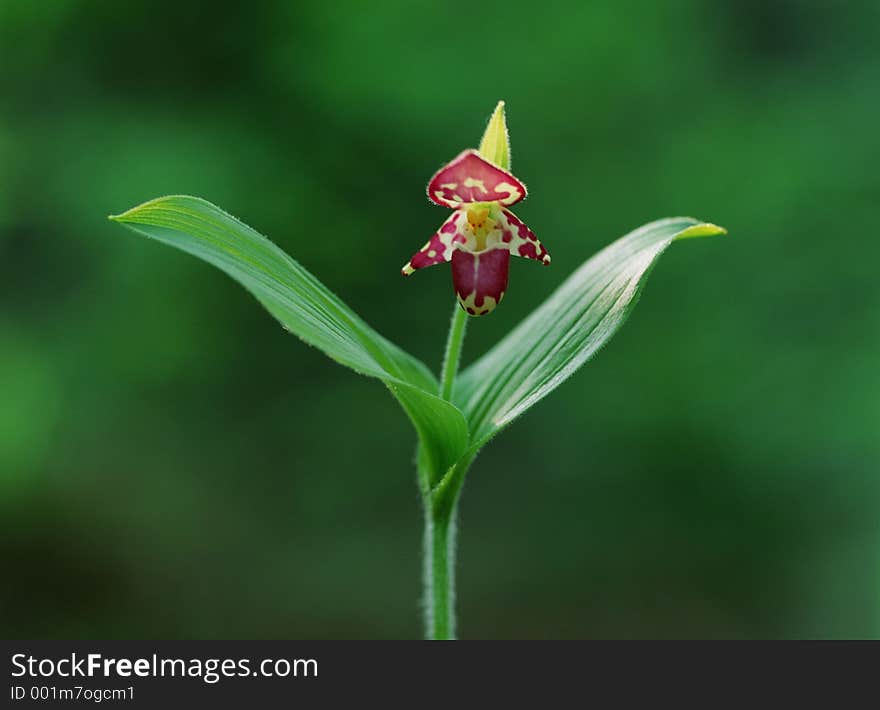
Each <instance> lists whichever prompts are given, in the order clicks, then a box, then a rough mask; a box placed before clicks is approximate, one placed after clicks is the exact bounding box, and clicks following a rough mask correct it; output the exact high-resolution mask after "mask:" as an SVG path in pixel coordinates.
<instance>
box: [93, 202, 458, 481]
mask: <svg viewBox="0 0 880 710" xmlns="http://www.w3.org/2000/svg"><path fill="white" fill-rule="evenodd" d="M110 219H111V220H113V221H116V222H120V223H121V224H123V225H125V226H126V227H129V228H130V229H133V230H134V231H136V232H139V233H141V234H143V235H145V236H147V237H150V238H151V239H156V240H158V241H160V242H164V243H166V244H170V245H171V246H174V247H177V248H178V249H182V250H183V251H185V252H188V253H190V254H192V255H193V256H197V257H199V258H200V259H203V260H204V261H207V262H208V263H209V264H213V265H214V266H216V267H217V268H219V269H221V270H222V271H224V272H226V273H227V274H228V275H229V276H231V277H232V278H233V279H235V280H236V281H238V283H240V284H241V285H242V286H244V287H245V288H246V289H247V290H248V291H250V292H251V294H253V295H254V296H255V297H256V299H257V300H258V301H259V302H260V303H262V304H263V306H265V308H266V309H267V310H268V311H269V312H270V313H271V314H272V315H273V316H275V318H277V319H278V320H279V321H280V322H281V323H282V325H283V326H284V327H285V328H286V329H287V330H289V331H290V332H292V333H294V334H295V335H297V336H299V337H300V338H301V339H302V340H304V341H305V342H306V343H308V344H309V345H314V346H315V347H316V348H319V349H320V350H322V351H323V352H324V353H325V354H326V355H328V356H329V357H331V358H333V359H334V360H336V361H337V362H339V363H341V364H343V365H346V366H347V367H350V368H351V369H352V370H354V371H355V372H359V373H360V374H362V375H367V376H369V377H376V378H378V379H380V380H382V381H383V382H384V383H385V384H386V385H387V386H388V388H389V389H390V390H391V392H392V393H393V394H394V396H395V397H396V398H397V399H398V401H399V402H400V404H401V405H402V406H403V408H404V410H405V411H406V413H407V414H408V415H409V418H410V419H411V420H412V422H413V424H414V426H415V428H416V432H417V433H418V435H419V440H420V443H421V447H422V450H423V452H424V456H425V457H426V459H427V469H428V472H429V479H430V480H429V483H431V482H434V481H436V480H439V479H440V477H442V476H443V474H444V473H445V472H446V471H447V470H448V469H449V467H450V466H452V465H453V464H454V463H455V462H456V461H457V460H458V458H459V457H460V455H461V454H462V452H463V451H464V449H465V448H466V446H467V441H468V431H467V424H466V422H465V419H464V416H463V415H462V413H461V412H460V411H459V410H458V409H456V407H454V406H453V405H451V404H450V403H449V402H446V401H444V400H443V399H441V398H440V397H438V396H437V392H438V391H439V385H438V383H437V380H436V378H435V377H434V376H433V375H432V374H431V372H430V370H429V369H428V368H427V367H426V366H425V365H424V364H423V363H422V362H420V361H419V360H417V359H415V358H414V357H412V356H411V355H409V354H408V353H406V352H404V351H403V350H401V349H400V348H398V347H397V346H396V345H394V344H392V343H391V342H389V341H388V340H386V339H385V338H384V337H382V336H381V335H379V333H377V332H376V331H375V330H373V329H372V328H371V327H370V326H368V325H367V324H366V323H365V322H364V321H363V320H361V318H360V317H359V316H358V315H357V314H355V313H354V311H352V310H351V309H350V308H349V307H348V306H346V305H345V304H344V303H343V302H342V301H341V300H339V298H337V297H336V296H335V295H334V294H333V293H331V292H330V291H329V289H327V288H326V287H325V286H324V285H323V284H322V283H321V282H320V281H318V280H317V279H316V278H315V277H314V276H312V274H310V273H309V272H308V271H306V269H304V268H303V267H302V266H300V265H299V264H298V263H297V262H296V261H294V260H293V259H292V258H290V257H289V256H288V255H287V254H285V253H284V252H283V251H282V250H281V249H279V248H278V247H277V246H275V245H274V244H273V243H272V242H270V241H269V240H268V239H266V238H265V237H264V236H262V235H261V234H258V233H257V232H256V231H254V230H253V229H251V228H250V227H248V226H247V225H245V224H243V223H241V222H239V221H238V220H237V219H235V218H234V217H232V216H230V215H229V214H227V213H226V212H224V211H223V210H221V209H220V208H219V207H216V206H214V205H212V204H211V203H210V202H206V201H205V200H202V199H199V198H197V197H188V196H185V195H172V196H169V197H160V198H158V199H155V200H151V201H150V202H145V203H144V204H142V205H139V206H138V207H134V208H132V209H130V210H128V211H127V212H124V213H123V214H120V215H116V216H112V217H110Z"/></svg>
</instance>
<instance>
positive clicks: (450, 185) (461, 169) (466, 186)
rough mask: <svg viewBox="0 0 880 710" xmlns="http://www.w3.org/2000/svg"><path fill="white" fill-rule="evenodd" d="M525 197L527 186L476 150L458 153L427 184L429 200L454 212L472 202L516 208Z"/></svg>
mask: <svg viewBox="0 0 880 710" xmlns="http://www.w3.org/2000/svg"><path fill="white" fill-rule="evenodd" d="M525 196H526V186H525V185H523V184H522V183H521V182H520V181H519V180H517V179H516V178H515V177H514V176H513V175H512V174H511V173H509V172H507V171H506V170H503V169H502V168H499V167H498V166H497V165H493V164H492V163H490V162H489V161H488V160H486V159H485V158H484V157H483V156H482V155H480V154H479V153H478V152H477V151H475V150H466V151H464V152H463V153H459V154H458V155H457V156H456V157H455V158H453V159H452V161H451V162H449V163H447V164H446V165H444V166H443V167H442V168H440V170H438V171H437V173H436V174H435V175H434V177H432V178H431V181H430V182H429V183H428V198H429V199H430V200H431V201H432V202H435V203H436V204H438V205H443V206H444V207H451V208H452V209H457V208H459V207H461V206H462V205H464V204H469V203H473V202H500V203H501V204H502V205H514V204H516V203H517V202H519V201H520V200H521V199H523V198H524V197H525Z"/></svg>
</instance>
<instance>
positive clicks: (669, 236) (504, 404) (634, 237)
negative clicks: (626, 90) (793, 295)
mask: <svg viewBox="0 0 880 710" xmlns="http://www.w3.org/2000/svg"><path fill="white" fill-rule="evenodd" d="M724 233H725V230H724V229H723V228H721V227H718V226H716V225H714V224H708V223H702V222H699V221H697V220H695V219H691V218H689V217H673V218H670V219H662V220H658V221H657V222H651V223H650V224H646V225H644V226H643V227H640V228H639V229H637V230H635V231H634V232H631V233H630V234H627V235H626V236H625V237H621V238H620V239H618V240H617V241H616V242H614V243H613V244H611V245H610V246H608V247H606V248H605V249H603V250H602V251H601V252H599V253H598V254H596V255H595V256H594V257H593V258H592V259H590V260H589V261H587V262H586V263H584V264H583V265H582V266H581V267H580V268H579V269H578V270H577V271H575V272H574V274H572V275H571V276H570V277H569V278H568V280H567V281H566V282H565V283H563V284H562V286H560V287H559V288H558V289H557V290H556V291H555V292H554V293H553V294H552V295H551V296H550V298H548V299H547V300H546V301H545V302H544V303H543V304H541V305H540V306H539V307H538V308H537V309H536V310H535V311H534V312H533V313H532V314H531V315H530V316H528V317H527V318H526V319H525V320H524V321H523V322H522V323H520V324H519V326H517V327H516V328H515V329H514V330H513V331H511V332H510V333H509V334H508V335H507V336H506V337H505V338H504V339H503V340H501V342H499V343H498V344H497V345H496V346H495V347H493V348H492V349H491V350H490V351H489V352H487V353H486V354H485V355H483V356H482V357H481V358H480V359H479V360H477V361H476V362H475V363H474V364H472V365H471V366H470V367H469V368H467V370H465V371H464V372H463V373H462V375H461V377H460V379H459V380H458V382H457V383H456V388H455V392H454V397H453V401H454V402H456V403H457V404H458V405H459V408H460V409H461V410H462V411H463V412H464V413H465V415H466V416H467V419H468V426H469V429H470V432H471V449H470V450H471V451H476V450H478V449H479V448H480V446H482V445H483V444H485V443H486V442H487V441H488V440H489V439H491V438H492V437H493V436H494V435H495V434H497V433H498V432H499V431H501V429H503V428H504V427H505V426H507V425H508V424H510V422H512V421H513V420H514V419H515V418H516V417H518V416H519V415H520V414H522V413H523V412H525V411H526V410H527V409H529V408H530V407H531V406H533V405H534V404H537V403H538V402H539V401H540V400H542V399H543V398H544V397H546V396H547V395H548V394H550V392H552V391H553V390H554V389H556V388H557V387H558V386H559V385H560V384H561V383H562V382H563V381H564V380H565V379H566V378H568V377H569V376H571V375H572V374H573V373H574V371H575V370H577V369H578V368H579V367H580V366H581V365H583V364H584V363H585V362H586V361H587V360H589V359H590V358H591V357H592V356H593V355H595V354H596V352H597V351H598V350H599V348H601V347H602V346H603V345H604V344H605V343H606V342H608V340H609V339H610V338H611V336H612V335H614V334H615V333H616V332H617V330H618V328H620V326H621V325H623V323H624V321H625V320H626V318H627V316H629V314H630V311H632V309H633V307H634V306H635V304H636V301H637V300H638V297H639V294H640V293H641V291H642V288H643V287H644V285H645V282H646V281H647V278H648V274H649V273H650V271H651V268H652V267H653V266H654V264H655V262H656V261H657V259H658V258H659V257H660V255H661V254H662V253H663V252H664V251H665V250H666V248H667V247H668V246H669V245H670V244H671V243H672V242H673V241H675V240H676V239H684V238H686V237H702V236H711V235H715V234H724Z"/></svg>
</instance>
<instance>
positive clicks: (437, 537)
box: [423, 304, 470, 640]
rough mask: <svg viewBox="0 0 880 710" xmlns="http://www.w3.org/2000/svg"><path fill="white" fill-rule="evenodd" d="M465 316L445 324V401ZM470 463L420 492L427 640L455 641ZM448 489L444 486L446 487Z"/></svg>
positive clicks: (458, 354) (442, 391) (455, 371)
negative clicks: (458, 533)
mask: <svg viewBox="0 0 880 710" xmlns="http://www.w3.org/2000/svg"><path fill="white" fill-rule="evenodd" d="M467 319H468V315H467V313H465V312H464V310H463V309H461V308H460V307H459V306H458V304H456V305H455V311H454V312H453V314H452V322H451V323H450V324H449V336H448V338H447V340H446V354H445V356H444V358H443V372H442V375H441V379H440V396H441V397H442V398H443V399H445V400H447V401H449V400H451V399H452V392H453V388H454V386H455V376H456V375H457V374H458V364H459V360H460V359H461V348H462V345H463V344H464V336H465V330H466V329H467ZM469 465H470V461H469V460H468V461H459V462H458V463H457V464H456V465H455V466H454V467H453V469H451V470H450V471H449V474H448V476H444V479H447V478H448V479H450V480H446V484H447V485H443V482H441V483H439V484H437V486H436V487H434V488H427V489H425V490H423V498H424V507H425V541H424V544H425V547H424V586H425V599H424V603H425V636H426V637H427V638H429V639H438V640H440V639H453V638H455V511H456V508H457V507H458V493H459V491H460V489H461V483H460V481H461V480H462V479H463V478H464V473H465V471H467V468H468V466H469ZM450 482H451V483H452V485H451V486H450V485H448V484H449V483H450Z"/></svg>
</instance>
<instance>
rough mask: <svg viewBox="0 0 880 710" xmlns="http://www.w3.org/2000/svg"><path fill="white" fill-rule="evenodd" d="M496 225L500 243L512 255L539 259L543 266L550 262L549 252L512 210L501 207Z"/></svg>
mask: <svg viewBox="0 0 880 710" xmlns="http://www.w3.org/2000/svg"><path fill="white" fill-rule="evenodd" d="M498 227H499V228H500V229H501V241H502V243H504V244H505V245H506V246H507V248H508V250H509V251H510V253H511V254H513V256H521V257H523V258H524V259H534V260H535V261H540V262H541V263H542V264H544V266H547V265H548V264H549V263H550V254H549V253H548V252H547V248H546V247H545V246H544V245H543V244H541V242H540V241H539V240H538V238H537V237H536V236H535V233H534V232H533V231H532V230H531V229H529V228H528V227H527V226H526V225H525V224H523V222H522V221H521V220H520V219H519V217H517V216H516V215H515V214H514V213H513V212H511V211H510V210H505V209H502V210H501V219H500V220H499V221H498Z"/></svg>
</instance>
